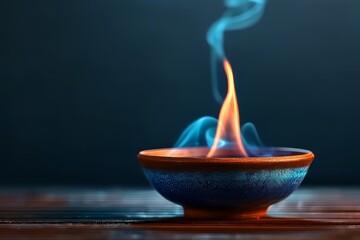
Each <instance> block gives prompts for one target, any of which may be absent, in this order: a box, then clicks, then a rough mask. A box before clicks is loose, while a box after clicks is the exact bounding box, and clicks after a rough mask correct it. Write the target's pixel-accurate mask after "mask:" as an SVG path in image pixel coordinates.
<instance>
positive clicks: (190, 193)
mask: <svg viewBox="0 0 360 240" xmlns="http://www.w3.org/2000/svg"><path fill="white" fill-rule="evenodd" d="M307 170H308V167H300V168H287V169H270V170H249V171H244V170H241V171H240V170H235V171H181V170H179V171H173V170H157V169H150V168H144V173H145V175H146V177H147V179H148V180H149V182H150V183H151V184H152V186H153V187H154V188H155V189H156V190H157V191H158V192H159V193H160V194H161V195H162V196H163V197H165V198H166V199H168V200H170V201H172V202H174V203H177V204H179V205H182V206H187V207H201V208H207V207H210V208H214V207H235V208H244V209H256V208H266V207H268V206H270V205H272V204H274V203H276V202H279V201H281V200H283V199H284V198H286V197H287V196H289V195H290V194H291V193H292V192H293V191H294V190H295V189H296V188H297V187H298V186H299V185H300V184H301V182H302V180H303V179H304V177H305V175H306V173H307Z"/></svg>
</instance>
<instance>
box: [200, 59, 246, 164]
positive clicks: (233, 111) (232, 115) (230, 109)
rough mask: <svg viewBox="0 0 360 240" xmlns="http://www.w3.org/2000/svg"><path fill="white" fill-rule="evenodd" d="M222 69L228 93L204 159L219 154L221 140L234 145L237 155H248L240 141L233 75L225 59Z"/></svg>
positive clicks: (238, 115)
mask: <svg viewBox="0 0 360 240" xmlns="http://www.w3.org/2000/svg"><path fill="white" fill-rule="evenodd" d="M224 69H225V72H226V76H227V81H228V91H227V94H226V98H225V100H224V102H223V105H222V106H221V110H220V114H219V119H218V120H219V121H218V125H217V128H216V134H215V139H214V143H213V145H212V146H211V149H210V151H209V153H208V154H207V156H206V157H216V156H219V154H220V152H219V151H217V150H218V149H219V145H220V143H221V142H220V141H221V140H226V141H227V142H230V143H232V144H235V149H236V151H237V154H239V155H241V156H244V157H246V156H248V154H247V152H246V150H245V147H244V145H243V142H242V140H241V131H240V114H239V107H238V103H237V98H236V91H235V83H234V75H233V72H232V69H231V65H230V63H229V62H228V61H227V60H226V59H224Z"/></svg>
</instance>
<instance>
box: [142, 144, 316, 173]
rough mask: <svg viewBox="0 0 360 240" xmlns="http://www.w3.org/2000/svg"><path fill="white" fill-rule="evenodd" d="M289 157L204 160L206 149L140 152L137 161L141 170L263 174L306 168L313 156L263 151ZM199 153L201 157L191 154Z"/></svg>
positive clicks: (300, 152)
mask: <svg viewBox="0 0 360 240" xmlns="http://www.w3.org/2000/svg"><path fill="white" fill-rule="evenodd" d="M264 148H266V149H271V150H275V151H280V152H283V153H289V154H288V155H281V156H264V157H211V158H209V157H206V153H207V152H208V150H209V148H207V147H190V148H159V149H149V150H143V151H141V152H140V153H139V154H138V159H139V162H140V164H141V165H142V167H143V168H150V169H159V170H160V169H161V170H176V171H182V170H194V171H201V170H264V169H284V168H301V167H308V166H310V164H311V163H312V161H313V160H314V154H313V153H312V152H311V151H309V150H305V149H299V148H290V147H264ZM194 152H200V153H202V154H194ZM199 155H200V156H199Z"/></svg>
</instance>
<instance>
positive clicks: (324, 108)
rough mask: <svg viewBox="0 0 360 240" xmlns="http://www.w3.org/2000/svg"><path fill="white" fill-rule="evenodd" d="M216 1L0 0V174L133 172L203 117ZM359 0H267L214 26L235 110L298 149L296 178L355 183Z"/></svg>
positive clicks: (45, 176) (211, 106) (58, 179)
mask: <svg viewBox="0 0 360 240" xmlns="http://www.w3.org/2000/svg"><path fill="white" fill-rule="evenodd" d="M223 11H224V7H223V3H222V1H221V0H216V1H215V0H211V1H210V0H106V1H99V0H98V1H92V0H89V1H85V0H77V1H73V0H71V1H60V0H53V1H48V0H43V1H39V0H35V1H26V0H19V1H11V0H7V1H2V2H1V3H0V27H1V28H0V30H1V32H0V34H1V35H0V36H1V39H0V80H1V81H0V184H1V185H12V184H27V185H29V184H49V185H50V184H60V185H66V184H69V185H70V184H71V185H82V184H91V185H102V184H106V185H128V184H145V183H146V180H145V178H144V176H143V174H142V172H141V169H140V168H139V165H138V163H137V160H136V155H137V153H138V152H139V151H140V150H141V149H147V148H158V147H170V146H172V144H173V143H174V142H175V140H176V139H177V137H178V135H179V134H180V133H181V131H182V130H183V129H184V128H185V127H186V126H187V124H189V123H190V122H192V121H193V120H195V119H196V118H198V117H201V116H203V115H211V116H217V114H218V111H219V105H218V104H217V103H216V102H215V101H214V99H213V96H212V93H211V86H210V69H209V47H208V45H207V43H206V41H205V34H206V31H207V29H208V27H209V26H210V24H211V23H212V22H213V21H214V20H215V19H217V18H218V17H219V16H220V15H221V14H222V12H223ZM359 23H360V1H357V0H303V1H299V0H272V1H269V3H268V5H267V9H266V13H265V15H264V17H263V19H262V21H261V22H260V23H259V24H257V25H256V26H255V27H253V28H251V29H247V30H243V31H238V32H229V33H228V34H227V35H226V43H225V46H226V52H227V54H228V56H229V58H230V60H231V62H232V65H233V67H234V71H235V76H236V80H237V83H236V84H237V88H238V94H239V101H240V108H241V117H242V121H243V122H246V121H252V122H254V123H255V124H256V125H257V127H258V130H259V132H260V134H261V136H262V138H263V140H264V141H265V143H267V144H269V145H279V146H293V147H301V148H307V149H311V150H313V151H314V152H315V154H316V159H315V162H314V164H313V166H312V167H311V170H310V172H309V174H308V176H307V179H306V183H307V184H359V183H360V178H359V177H358V175H359V167H360V158H359V157H358V155H359V153H358V149H359V142H360V141H359V134H360V126H359V122H360V114H359V103H360V95H359V87H360V84H359V80H360V44H359V43H360V27H359Z"/></svg>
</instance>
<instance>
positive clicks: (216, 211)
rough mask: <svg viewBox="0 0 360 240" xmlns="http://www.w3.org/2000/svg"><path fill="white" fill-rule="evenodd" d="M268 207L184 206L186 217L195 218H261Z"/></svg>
mask: <svg viewBox="0 0 360 240" xmlns="http://www.w3.org/2000/svg"><path fill="white" fill-rule="evenodd" d="M267 211H268V208H267V207H266V208H262V209H256V210H254V209H252V210H251V209H250V210H248V209H237V208H193V207H184V217H185V218H193V219H207V220H211V219H212V220H218V219H229V220H232V219H246V218H261V217H264V216H266V214H267Z"/></svg>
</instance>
